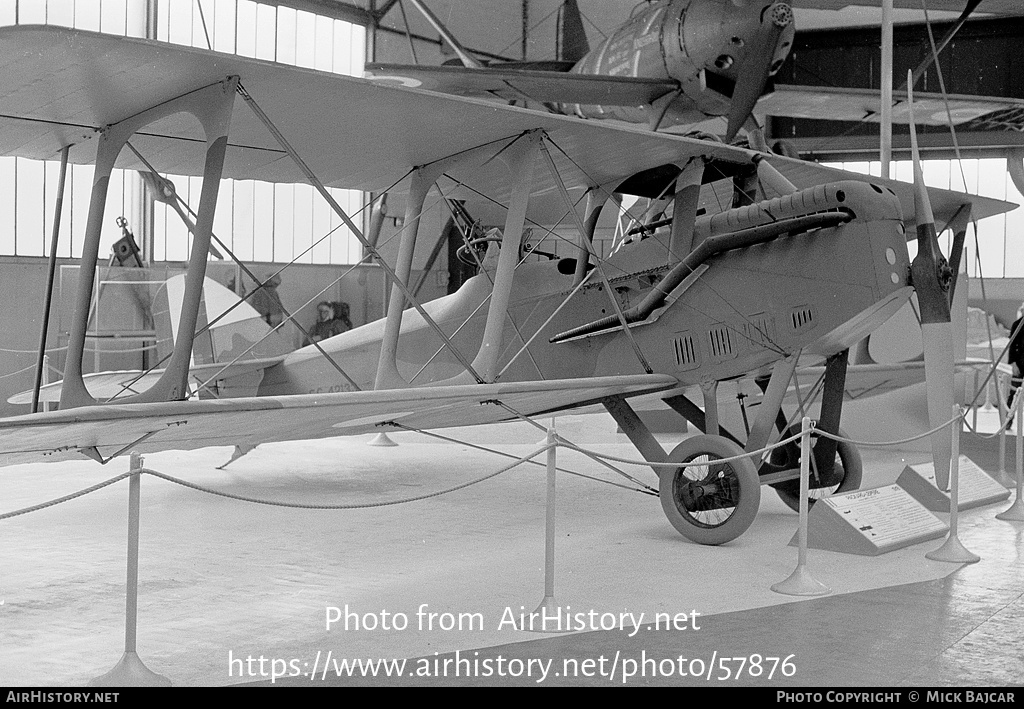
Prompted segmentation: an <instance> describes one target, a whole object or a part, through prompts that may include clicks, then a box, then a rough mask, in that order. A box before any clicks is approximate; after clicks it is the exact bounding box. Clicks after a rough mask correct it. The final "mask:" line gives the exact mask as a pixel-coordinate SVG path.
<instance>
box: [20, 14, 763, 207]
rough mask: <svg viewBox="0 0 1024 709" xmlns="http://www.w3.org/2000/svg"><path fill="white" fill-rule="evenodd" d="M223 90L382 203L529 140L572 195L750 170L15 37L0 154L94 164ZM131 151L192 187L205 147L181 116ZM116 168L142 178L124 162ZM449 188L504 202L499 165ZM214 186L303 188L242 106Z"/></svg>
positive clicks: (619, 132)
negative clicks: (154, 117)
mask: <svg viewBox="0 0 1024 709" xmlns="http://www.w3.org/2000/svg"><path fill="white" fill-rule="evenodd" d="M41 47H45V48H46V51H40V48H41ZM229 76H238V77H240V80H241V83H242V85H243V86H244V87H245V89H246V90H247V91H248V93H249V94H250V95H251V96H252V97H253V99H254V100H255V101H256V103H257V104H259V106H260V107H261V108H262V109H263V111H264V112H265V113H266V114H267V115H268V116H269V117H270V119H271V120H272V121H273V122H274V123H275V124H276V125H277V126H278V128H280V129H281V131H282V133H283V134H284V135H285V137H286V138H287V139H288V141H289V142H290V143H291V144H292V145H293V146H294V147H295V149H296V151H297V152H298V153H299V155H300V156H302V157H303V159H304V160H305V161H306V162H307V163H308V164H309V166H310V167H311V168H312V170H313V172H314V173H315V174H316V175H317V176H318V177H319V178H320V179H321V180H322V181H323V182H324V183H325V184H327V185H330V186H333V187H346V188H351V189H360V190H366V191H380V190H383V189H386V188H388V187H390V186H391V185H392V184H393V183H395V182H396V181H398V180H400V179H401V178H402V177H403V176H404V175H406V174H408V172H409V170H410V168H412V167H413V166H418V165H426V164H429V163H432V162H435V161H437V160H440V159H443V158H445V157H448V156H451V155H455V154H458V153H461V152H463V151H467V150H470V149H472V148H475V147H479V146H491V148H492V151H491V152H492V155H491V157H493V155H496V154H498V153H500V152H501V151H502V150H503V149H504V148H505V147H506V146H507V145H508V143H509V142H511V140H513V139H515V138H516V137H518V136H519V135H521V134H522V133H524V132H525V131H530V130H542V131H545V132H546V133H547V135H548V136H549V138H550V139H551V141H552V142H553V143H554V144H555V145H557V146H558V147H559V148H560V150H553V151H552V157H553V158H554V159H555V161H556V164H557V166H558V168H559V171H560V173H561V175H562V179H563V180H564V181H565V182H566V184H567V185H568V186H569V187H572V186H583V185H586V186H592V185H596V184H604V183H606V182H608V181H611V180H614V179H617V178H621V177H623V176H627V175H630V174H633V173H635V172H639V171H641V170H645V169H647V168H651V167H654V166H658V165H663V164H666V163H674V162H685V161H686V160H687V159H688V158H690V157H695V156H707V157H712V158H716V159H719V160H722V161H725V162H732V163H746V162H749V161H750V159H751V157H752V156H753V153H751V152H749V151H744V150H740V149H737V148H732V147H730V146H725V145H720V144H715V143H709V142H705V141H698V140H692V139H687V138H683V137H679V136H666V135H659V134H653V133H651V132H649V131H645V130H643V129H642V128H637V127H633V126H613V125H611V124H608V123H602V122H593V121H589V122H588V121H581V120H578V119H574V118H571V117H567V116H559V115H554V114H546V113H540V112H537V111H532V110H526V109H521V108H516V107H512V106H503V105H500V104H496V103H495V102H493V101H487V100H483V99H472V98H465V97H459V96H451V95H445V94H438V93H433V92H427V91H419V90H415V89H406V88H401V87H393V86H380V85H377V84H374V83H372V82H370V81H367V80H365V79H360V78H352V77H347V76H341V75H338V74H331V73H326V72H321V71H314V70H311V69H303V68H299V67H293V66H286V65H282V64H275V63H272V62H266V61H262V60H258V59H251V58H247V57H240V56H235V55H229V54H221V53H216V52H210V51H206V50H200V49H194V48H191V47H183V46H179V45H173V44H167V43H161V42H155V41H150V40H144V39H136V38H130V37H117V36H112V35H104V34H98V33H94V32H86V31H83V30H73V29H68V28H63V27H33V26H24V25H22V26H14V27H4V28H0V106H2V109H0V153H3V154H10V155H20V156H25V157H32V158H37V159H53V158H55V157H57V156H58V155H59V154H60V151H61V149H62V147H63V146H64V145H68V144H73V145H74V147H73V148H72V149H71V151H70V160H71V161H72V162H79V163H89V162H92V161H94V159H95V146H94V145H91V143H92V139H91V138H92V137H94V136H96V135H98V131H99V130H100V129H101V128H102V127H103V126H105V125H109V124H113V123H117V122H119V121H121V120H124V119H125V118H127V117H129V116H133V115H135V114H137V113H139V112H140V111H143V110H145V109H147V108H149V107H151V106H155V105H158V104H160V103H163V102H165V101H168V100H170V99H172V98H174V97H177V96H180V95H182V94H185V93H188V92H190V91H194V90H196V89H199V88H202V87H204V86H208V85H211V84H213V83H215V82H218V81H222V80H224V79H225V78H226V77H229ZM132 145H133V146H135V147H136V148H137V149H138V150H139V151H140V152H142V153H143V154H144V155H145V156H146V157H147V158H148V159H149V160H150V162H151V163H152V164H153V165H154V166H155V167H156V169H157V170H158V171H160V172H168V173H172V174H179V175H202V173H203V167H204V161H205V146H204V143H203V136H202V132H201V129H200V127H199V125H198V122H197V121H195V120H194V119H193V118H192V117H191V116H186V115H184V114H177V115H175V116H170V117H168V118H166V119H163V120H161V121H158V122H156V123H154V124H152V125H150V126H148V127H147V128H145V129H144V130H143V131H140V133H139V134H137V135H136V136H135V137H133V139H132ZM569 156H571V159H570V157H569ZM118 166H119V167H124V168H129V169H142V168H143V165H141V164H140V162H139V161H138V160H137V159H136V158H135V156H134V154H132V153H131V152H130V151H127V150H125V151H122V153H121V156H120V158H119V162H118ZM447 174H449V175H451V176H452V177H453V178H455V179H456V180H459V181H461V182H464V183H468V184H473V185H476V186H483V189H484V190H485V191H486V193H487V194H488V196H489V197H491V198H493V199H497V200H504V199H505V198H506V197H507V196H508V194H509V192H510V189H511V184H510V178H509V176H508V169H507V167H506V166H505V164H504V161H503V160H500V159H499V160H493V159H481V160H480V161H477V162H475V163H472V164H469V163H464V164H461V165H459V166H456V167H453V168H452V169H451V170H450V171H448V173H447ZM224 176H225V177H233V178H238V179H259V180H264V181H271V182H289V183H295V182H305V178H304V176H303V175H302V174H301V173H300V172H299V170H298V169H297V168H296V167H295V165H294V164H293V163H292V161H291V160H290V159H289V158H288V156H287V155H286V154H285V152H284V151H283V150H282V148H281V147H280V146H279V145H278V143H277V142H276V141H275V140H274V138H273V137H272V136H271V135H270V134H269V132H268V131H267V129H266V128H265V127H264V125H263V124H262V123H261V122H260V121H259V120H258V119H257V118H256V116H255V115H254V114H253V112H252V111H250V110H248V108H247V107H246V106H244V105H242V102H241V101H237V102H236V106H235V110H234V112H233V116H232V123H231V131H230V134H229V147H228V152H227V158H226V164H225V168H224ZM532 186H533V191H534V193H535V194H536V193H544V192H551V193H555V191H556V188H555V184H554V181H553V179H552V178H551V177H550V176H549V175H548V174H546V171H542V170H538V171H536V174H535V176H534V179H533V180H532ZM452 196H456V197H457V196H458V195H452Z"/></svg>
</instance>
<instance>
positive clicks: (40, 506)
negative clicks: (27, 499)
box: [0, 471, 132, 520]
mask: <svg viewBox="0 0 1024 709" xmlns="http://www.w3.org/2000/svg"><path fill="white" fill-rule="evenodd" d="M131 474H132V471H128V472H127V473H121V474H120V475H115V476H114V477H112V478H110V479H109V480H105V481H103V482H101V483H98V484H96V485H93V486H92V487H87V488H85V489H84V490H79V491H78V492H73V493H71V494H70V495H65V496H64V497H58V498H57V499H55V500H50V501H49V502H43V503H41V504H38V505H32V506H31V507H25V508H24V509H20V510H15V511H13V512H6V513H4V514H0V520H4V519H9V518H11V517H17V516H18V515H24V514H28V513H29V512H38V511H39V510H44V509H46V508H47V507H53V506H54V505H59V504H62V503H64V502H69V501H70V500H74V499H75V498H78V497H82V496H83V495H88V494H89V493H90V492H96V491H97V490H101V489H103V488H105V487H107V486H108V485H113V484H114V483H116V482H118V481H119V480H124V479H125V478H127V477H129V476H130V475H131Z"/></svg>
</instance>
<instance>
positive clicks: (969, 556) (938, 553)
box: [924, 534, 981, 564]
mask: <svg viewBox="0 0 1024 709" xmlns="http://www.w3.org/2000/svg"><path fill="white" fill-rule="evenodd" d="M924 557H925V558H926V559H931V560H933V561H949V562H952V563H954V564H974V563H977V562H979V561H981V557H980V556H978V555H977V554H974V553H972V552H969V551H967V549H966V548H965V547H964V545H963V544H961V543H960V539H959V537H954V536H953V535H952V534H951V535H949V536H948V537H946V541H945V543H943V545H942V546H941V547H939V548H938V549H936V550H935V551H930V552H928V553H927V554H925V555H924Z"/></svg>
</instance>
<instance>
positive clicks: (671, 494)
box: [659, 435, 761, 544]
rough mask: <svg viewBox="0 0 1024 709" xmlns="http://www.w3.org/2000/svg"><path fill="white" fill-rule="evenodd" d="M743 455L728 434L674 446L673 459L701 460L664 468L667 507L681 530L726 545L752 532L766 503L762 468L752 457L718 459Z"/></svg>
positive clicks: (663, 491)
mask: <svg viewBox="0 0 1024 709" xmlns="http://www.w3.org/2000/svg"><path fill="white" fill-rule="evenodd" d="M742 454H743V449H742V448H740V447H739V446H738V445H736V444H735V443H733V442H732V441H730V440H729V439H728V438H723V437H722V436H708V435H699V436H693V437H692V438H687V439H686V440H685V441H683V442H682V443H680V444H679V445H678V446H676V447H675V448H674V449H673V450H672V452H671V453H670V454H669V456H668V459H669V461H670V462H673V463H691V462H695V463H700V465H688V466H686V467H685V468H662V470H661V474H660V478H661V483H660V490H659V492H660V496H661V507H662V509H663V510H664V511H665V516H666V517H668V521H669V522H671V523H672V526H673V527H675V528H676V531H678V532H679V533H680V534H682V535H683V536H684V537H686V538H687V539H689V540H691V541H694V542H697V543H698V544H724V543H725V542H729V541H732V540H733V539H735V538H736V537H738V536H740V535H741V534H743V532H745V531H746V530H747V527H749V526H750V524H751V522H753V521H754V517H755V516H756V515H757V508H758V506H759V505H760V504H761V485H760V483H758V480H757V470H756V469H755V468H754V464H753V463H752V462H751V460H750V458H742V459H740V460H735V461H732V462H728V463H717V464H716V463H714V462H713V461H715V460H718V459H720V458H732V457H733V456H737V455H742Z"/></svg>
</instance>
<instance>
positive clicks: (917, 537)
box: [790, 484, 949, 556]
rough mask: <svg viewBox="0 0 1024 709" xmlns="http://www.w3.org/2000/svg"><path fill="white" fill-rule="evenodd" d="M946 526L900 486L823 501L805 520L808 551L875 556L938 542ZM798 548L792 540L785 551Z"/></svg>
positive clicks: (815, 506) (834, 497) (794, 538)
mask: <svg viewBox="0 0 1024 709" xmlns="http://www.w3.org/2000/svg"><path fill="white" fill-rule="evenodd" d="M947 531H949V526H948V525H947V524H946V523H945V522H943V521H942V520H941V519H939V518H938V517H936V516H935V515H934V514H932V513H931V512H929V511H928V509H927V508H925V506H924V505H922V504H921V503H920V502H918V501H917V500H915V499H914V498H913V497H911V496H910V495H909V494H908V493H907V491H906V490H904V489H903V488H901V487H900V486H899V485H895V484H893V485H884V486H882V487H876V488H871V489H869V490H857V491H854V492H847V493H842V494H839V495H833V496H832V497H826V498H824V499H821V500H818V501H817V502H816V503H814V506H813V507H812V508H811V510H810V512H809V514H808V516H807V546H809V547H813V548H814V549H827V550H829V551H838V552H844V553H847V554H861V555H865V556H878V555H879V554H884V553H885V552H889V551H893V550H895V549H900V548H902V547H906V546H910V545H911V544H917V543H918V542H923V541H926V540H928V539H937V538H938V537H941V536H942V535H944V534H945V533H946V532H947ZM796 543H797V537H796V536H794V537H793V539H792V540H791V541H790V545H795V544H796Z"/></svg>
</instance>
